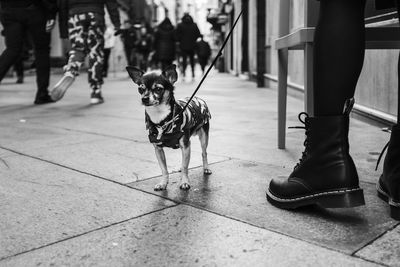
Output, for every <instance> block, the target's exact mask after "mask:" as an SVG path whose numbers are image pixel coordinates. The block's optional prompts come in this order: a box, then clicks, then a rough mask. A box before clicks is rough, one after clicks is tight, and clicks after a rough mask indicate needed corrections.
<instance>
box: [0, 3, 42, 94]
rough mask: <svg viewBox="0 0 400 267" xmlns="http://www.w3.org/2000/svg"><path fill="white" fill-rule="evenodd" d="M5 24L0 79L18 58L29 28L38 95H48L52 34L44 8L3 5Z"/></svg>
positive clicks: (2, 17)
mask: <svg viewBox="0 0 400 267" xmlns="http://www.w3.org/2000/svg"><path fill="white" fill-rule="evenodd" d="M0 18H1V23H2V24H3V27H4V35H5V40H6V47H7V48H6V50H4V52H3V53H2V54H1V55H0V81H1V80H2V79H3V78H4V76H5V75H6V73H7V71H8V69H9V68H10V67H11V66H12V65H13V64H14V63H15V62H16V61H17V60H18V58H19V57H20V55H21V54H22V51H23V43H24V39H25V36H26V32H27V31H28V32H29V33H30V35H31V36H32V40H33V45H34V49H35V63H36V83H37V87H38V96H42V95H46V94H48V91H47V88H48V86H49V78H50V34H49V33H47V32H46V16H45V13H44V11H43V10H42V9H40V8H38V7H35V6H31V7H28V8H4V9H3V10H2V11H1V13H0Z"/></svg>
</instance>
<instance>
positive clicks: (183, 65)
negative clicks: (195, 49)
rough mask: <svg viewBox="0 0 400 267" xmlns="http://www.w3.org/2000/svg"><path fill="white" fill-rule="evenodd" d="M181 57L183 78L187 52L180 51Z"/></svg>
mask: <svg viewBox="0 0 400 267" xmlns="http://www.w3.org/2000/svg"><path fill="white" fill-rule="evenodd" d="M181 55H182V72H183V76H185V74H186V67H187V56H188V54H187V52H186V51H183V50H182V51H181Z"/></svg>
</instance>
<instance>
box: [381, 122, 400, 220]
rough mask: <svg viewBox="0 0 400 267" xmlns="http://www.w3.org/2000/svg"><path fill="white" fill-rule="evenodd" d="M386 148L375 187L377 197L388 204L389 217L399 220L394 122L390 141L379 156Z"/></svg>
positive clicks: (399, 153) (398, 143)
mask: <svg viewBox="0 0 400 267" xmlns="http://www.w3.org/2000/svg"><path fill="white" fill-rule="evenodd" d="M386 148H387V154H386V157H385V161H384V163H383V173H382V175H381V176H380V178H379V181H378V183H377V185H376V188H377V191H378V197H379V198H381V199H382V200H384V201H385V202H387V203H388V204H389V207H390V217H392V218H393V219H395V220H398V221H400V125H398V124H396V125H394V126H393V127H392V133H391V136H390V141H389V143H388V144H387V145H386V146H385V148H384V149H383V151H382V153H381V156H382V155H383V153H384V152H385V150H386ZM381 156H380V157H379V160H378V163H377V167H378V164H379V161H380V158H381Z"/></svg>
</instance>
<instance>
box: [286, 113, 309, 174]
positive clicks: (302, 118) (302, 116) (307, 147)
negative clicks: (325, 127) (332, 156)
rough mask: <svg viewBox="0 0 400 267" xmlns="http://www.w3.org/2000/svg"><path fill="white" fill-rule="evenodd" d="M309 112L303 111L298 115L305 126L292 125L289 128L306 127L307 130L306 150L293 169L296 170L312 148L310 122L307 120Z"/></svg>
mask: <svg viewBox="0 0 400 267" xmlns="http://www.w3.org/2000/svg"><path fill="white" fill-rule="evenodd" d="M308 117H309V116H308V114H307V113H306V112H301V113H299V115H298V119H299V121H300V122H301V123H303V124H304V126H291V127H289V129H304V130H305V131H306V132H305V134H306V139H305V140H304V143H303V145H304V151H303V152H302V153H301V158H300V159H299V162H298V163H297V164H296V166H294V168H293V170H296V169H297V168H298V167H300V165H301V164H302V163H303V162H304V160H305V158H306V157H307V154H308V150H309V148H310V128H311V127H310V124H309V122H308V120H307V118H308Z"/></svg>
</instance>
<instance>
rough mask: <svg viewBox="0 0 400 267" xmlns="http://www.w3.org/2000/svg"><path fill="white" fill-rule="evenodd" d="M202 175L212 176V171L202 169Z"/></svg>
mask: <svg viewBox="0 0 400 267" xmlns="http://www.w3.org/2000/svg"><path fill="white" fill-rule="evenodd" d="M204 174H206V175H210V174H212V171H211V170H210V169H204Z"/></svg>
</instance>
